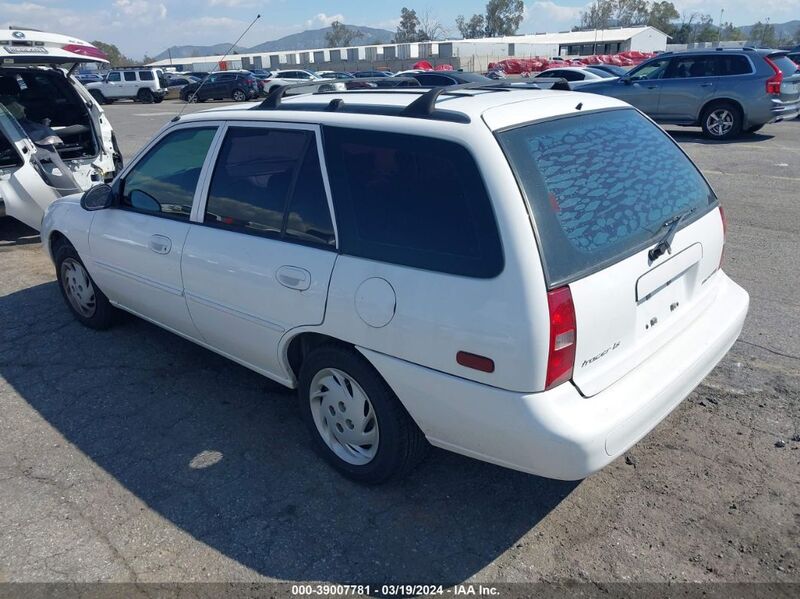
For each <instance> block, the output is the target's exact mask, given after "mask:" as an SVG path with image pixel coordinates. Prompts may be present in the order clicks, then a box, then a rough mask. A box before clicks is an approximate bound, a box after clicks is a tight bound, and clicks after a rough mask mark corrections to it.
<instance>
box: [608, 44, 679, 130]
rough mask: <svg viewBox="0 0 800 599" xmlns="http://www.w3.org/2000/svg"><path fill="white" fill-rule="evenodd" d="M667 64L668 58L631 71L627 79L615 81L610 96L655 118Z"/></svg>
mask: <svg viewBox="0 0 800 599" xmlns="http://www.w3.org/2000/svg"><path fill="white" fill-rule="evenodd" d="M668 64H669V59H668V58H663V59H661V60H652V61H650V62H648V63H645V64H643V65H642V66H641V67H639V68H638V69H635V70H633V71H631V73H630V75H629V76H628V77H622V78H621V79H619V80H617V82H616V86H617V88H616V90H615V92H614V93H613V94H611V95H613V96H614V97H615V98H619V99H620V100H622V101H624V102H627V103H628V104H630V105H631V106H635V107H636V108H638V109H639V110H641V111H642V112H643V113H645V114H646V115H648V116H650V117H655V116H656V115H657V114H658V104H659V99H660V97H661V84H662V78H663V76H664V72H665V71H666V69H667V65H668Z"/></svg>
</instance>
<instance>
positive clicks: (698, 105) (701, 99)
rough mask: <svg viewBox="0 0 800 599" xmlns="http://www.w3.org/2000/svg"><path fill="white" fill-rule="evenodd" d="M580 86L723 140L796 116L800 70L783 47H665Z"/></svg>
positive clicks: (663, 120) (659, 119) (799, 106)
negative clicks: (621, 72) (618, 73)
mask: <svg viewBox="0 0 800 599" xmlns="http://www.w3.org/2000/svg"><path fill="white" fill-rule="evenodd" d="M580 91H582V92H592V93H598V94H603V95H606V96H613V97H615V98H619V99H620V100H624V101H625V102H628V103H629V104H632V105H633V106H635V107H636V108H638V109H639V110H641V111H642V112H644V113H645V114H647V115H648V116H650V117H651V118H652V119H653V120H655V121H656V122H659V123H664V124H672V125H686V126H700V127H702V128H703V133H705V134H706V136H708V137H711V138H713V139H720V140H721V139H730V138H734V137H737V136H738V135H740V134H741V133H743V132H745V133H753V132H755V131H758V130H759V129H761V127H763V126H764V125H766V124H767V123H773V122H777V121H781V120H784V119H791V118H794V117H796V116H797V115H798V112H799V111H800V70H798V67H797V65H795V63H794V62H792V61H791V60H790V59H789V58H788V56H787V52H783V51H779V50H754V49H751V48H744V49H735V50H727V49H726V50H722V49H716V50H714V49H710V50H691V51H686V52H675V53H672V52H666V53H663V54H660V55H659V56H657V57H656V58H653V59H651V60H649V61H647V62H644V63H642V64H641V65H639V66H638V67H636V68H635V69H632V70H631V71H630V72H629V73H628V74H627V75H625V76H624V77H620V78H619V79H614V80H611V81H603V82H598V83H587V84H585V85H582V86H581V89H580Z"/></svg>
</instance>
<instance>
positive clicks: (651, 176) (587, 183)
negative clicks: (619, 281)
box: [498, 110, 716, 286]
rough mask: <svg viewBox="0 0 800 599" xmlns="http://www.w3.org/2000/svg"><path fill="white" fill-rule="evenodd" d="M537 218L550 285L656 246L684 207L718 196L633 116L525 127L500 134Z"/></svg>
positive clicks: (622, 113) (698, 207) (706, 204)
mask: <svg viewBox="0 0 800 599" xmlns="http://www.w3.org/2000/svg"><path fill="white" fill-rule="evenodd" d="M498 138H499V140H500V143H501V145H502V146H503V149H504V151H505V153H506V156H507V157H508V160H509V162H510V164H511V167H512V168H513V170H514V172H515V174H516V176H517V179H518V181H519V183H520V186H521V187H522V190H523V192H524V193H525V196H526V198H527V201H528V203H529V205H530V207H531V210H532V212H533V217H534V220H535V223H536V231H537V236H538V240H539V244H540V251H541V254H542V259H543V261H544V265H545V269H546V272H547V275H548V283H549V284H550V285H551V286H556V285H561V284H564V283H567V282H569V281H572V280H575V279H577V278H580V276H584V275H587V274H589V273H591V272H594V271H596V270H599V269H600V268H602V267H604V266H608V265H610V264H611V263H613V262H616V261H618V260H621V259H622V258H624V257H627V256H629V255H631V254H633V253H635V252H637V251H640V250H641V249H644V247H646V246H647V245H650V244H651V243H653V240H654V239H655V238H657V237H658V235H660V234H661V233H662V232H663V231H664V229H663V225H664V223H665V222H666V221H667V220H669V219H670V218H671V217H673V216H675V215H677V214H679V213H682V212H684V211H686V210H690V209H693V208H694V209H695V211H694V213H693V214H692V215H691V216H690V217H687V218H686V221H685V222H690V221H691V220H694V219H696V218H698V217H699V216H701V215H702V214H704V213H706V212H707V211H708V210H709V209H710V207H711V206H712V205H714V203H715V202H716V198H715V196H714V194H713V192H712V191H711V189H710V188H709V186H708V184H707V183H706V182H705V180H704V179H703V177H702V176H701V175H700V173H699V171H698V170H697V168H696V167H695V166H694V164H692V162H691V161H690V160H689V159H688V158H687V157H686V156H685V155H684V154H683V152H682V151H681V150H680V149H679V148H678V146H677V145H676V144H675V142H674V141H672V139H671V138H670V137H669V136H668V135H667V134H666V133H664V132H663V131H662V130H661V129H660V128H658V127H657V126H656V125H654V124H653V123H651V122H650V121H648V120H647V119H645V118H644V117H643V116H641V115H640V114H639V113H638V112H636V111H633V110H613V111H606V112H603V113H593V114H592V113H589V114H585V115H581V116H574V117H567V118H561V119H557V120H552V121H548V122H543V123H537V124H533V125H525V126H522V127H518V128H515V129H511V130H507V131H504V132H501V133H499V134H498Z"/></svg>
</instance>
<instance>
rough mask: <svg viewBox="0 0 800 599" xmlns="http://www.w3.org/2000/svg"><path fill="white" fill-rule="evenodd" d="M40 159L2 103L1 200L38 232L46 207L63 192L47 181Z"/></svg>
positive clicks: (11, 211)
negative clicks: (38, 162)
mask: <svg viewBox="0 0 800 599" xmlns="http://www.w3.org/2000/svg"><path fill="white" fill-rule="evenodd" d="M36 161H37V158H36V148H35V146H34V145H33V143H32V142H31V141H30V139H29V138H28V135H27V134H26V133H25V131H24V130H23V129H22V127H21V126H20V125H19V123H18V122H17V120H16V118H14V116H13V115H12V114H11V113H10V112H9V111H8V110H7V109H6V107H5V106H4V105H3V104H2V103H0V201H2V203H3V204H4V208H5V213H6V214H7V215H8V216H12V217H14V218H16V219H17V220H19V221H21V222H23V223H25V224H26V225H28V226H29V227H32V228H34V229H36V230H37V231H38V230H39V229H40V228H41V226H42V218H43V217H44V212H45V210H47V207H48V206H49V205H50V204H51V203H52V202H53V201H55V200H56V199H58V198H59V197H61V193H60V192H59V191H58V190H57V189H55V188H54V187H51V186H50V185H48V184H47V183H46V182H45V180H44V179H43V176H42V175H43V174H44V173H45V171H44V170H42V166H41V165H40V164H37V162H36Z"/></svg>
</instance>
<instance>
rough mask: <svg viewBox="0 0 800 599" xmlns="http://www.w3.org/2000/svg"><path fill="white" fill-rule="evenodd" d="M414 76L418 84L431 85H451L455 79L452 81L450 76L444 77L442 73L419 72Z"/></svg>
mask: <svg viewBox="0 0 800 599" xmlns="http://www.w3.org/2000/svg"><path fill="white" fill-rule="evenodd" d="M416 78H417V81H419V84H420V85H426V86H431V87H437V86H444V85H453V84H454V83H455V81H453V80H452V79H451V78H450V77H445V76H443V75H428V74H420V75H417V77H416Z"/></svg>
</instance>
